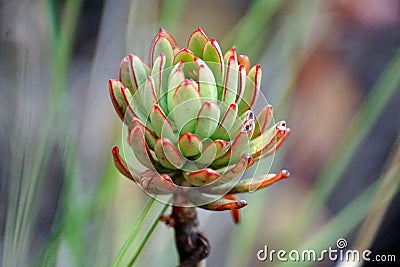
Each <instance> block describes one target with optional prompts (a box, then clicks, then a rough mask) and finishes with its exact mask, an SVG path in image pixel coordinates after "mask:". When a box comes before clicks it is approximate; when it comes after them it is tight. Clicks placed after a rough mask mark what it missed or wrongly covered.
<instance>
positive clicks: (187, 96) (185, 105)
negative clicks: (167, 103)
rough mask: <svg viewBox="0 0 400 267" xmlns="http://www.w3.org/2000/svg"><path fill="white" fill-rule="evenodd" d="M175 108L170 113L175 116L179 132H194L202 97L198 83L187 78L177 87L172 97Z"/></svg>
mask: <svg viewBox="0 0 400 267" xmlns="http://www.w3.org/2000/svg"><path fill="white" fill-rule="evenodd" d="M172 107H173V110H172V111H170V112H171V113H170V115H171V116H172V117H173V118H174V122H175V125H176V127H177V129H178V131H179V132H182V133H183V132H192V133H193V132H194V131H195V129H196V124H197V114H198V113H199V111H200V108H201V99H200V95H199V91H198V88H197V83H196V82H195V81H193V80H185V81H184V82H183V83H182V84H181V85H179V87H178V88H177V89H176V91H175V94H174V96H173V97H172Z"/></svg>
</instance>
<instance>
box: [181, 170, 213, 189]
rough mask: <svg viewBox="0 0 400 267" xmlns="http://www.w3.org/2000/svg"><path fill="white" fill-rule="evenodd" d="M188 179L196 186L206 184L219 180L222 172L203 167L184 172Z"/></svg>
mask: <svg viewBox="0 0 400 267" xmlns="http://www.w3.org/2000/svg"><path fill="white" fill-rule="evenodd" d="M183 176H184V177H185V179H186V181H188V182H189V183H191V184H192V185H195V186H204V185H208V184H211V183H212V182H214V181H215V180H217V179H218V178H219V176H220V174H219V173H218V172H216V171H214V170H213V169H202V170H198V171H194V172H190V173H184V174H183Z"/></svg>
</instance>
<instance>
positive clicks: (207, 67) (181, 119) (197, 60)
mask: <svg viewBox="0 0 400 267" xmlns="http://www.w3.org/2000/svg"><path fill="white" fill-rule="evenodd" d="M261 75H262V71H261V67H260V65H255V66H253V67H250V62H249V59H248V57H246V56H237V54H236V50H235V48H232V49H230V50H228V51H227V52H226V53H225V54H222V52H221V49H220V47H219V45H218V43H217V41H216V40H214V39H209V38H207V36H206V35H205V33H204V32H203V31H202V30H201V29H200V28H198V29H197V30H196V31H195V32H193V33H192V34H191V36H190V38H189V40H188V44H187V47H186V48H183V49H180V48H179V47H178V45H177V43H176V41H175V39H174V38H173V37H172V36H171V35H170V34H169V33H168V32H167V31H165V30H164V29H160V31H159V32H158V33H157V35H156V37H155V39H154V41H153V42H152V44H151V49H150V62H149V64H146V63H145V62H144V61H143V60H142V59H140V58H139V57H137V56H135V55H132V54H131V55H129V56H126V57H125V58H124V59H123V60H122V62H121V65H120V72H119V79H118V80H110V81H109V91H110V96H111V100H112V103H113V105H114V107H115V110H116V111H117V113H118V115H119V117H120V118H121V120H122V121H123V122H124V123H125V124H126V126H127V128H128V143H129V145H130V146H131V148H132V150H133V152H134V154H135V157H136V158H137V160H138V161H139V162H140V163H141V164H142V165H143V166H144V167H145V168H146V170H145V171H144V172H138V171H137V169H135V168H133V167H130V166H129V165H128V163H127V162H126V161H125V160H124V159H123V158H122V157H121V155H120V153H119V148H118V147H114V148H113V150H112V152H113V157H114V162H115V165H116V167H117V168H118V169H119V171H120V172H121V173H122V174H123V175H125V176H126V177H128V178H129V179H131V180H133V181H135V182H136V183H138V184H139V185H140V186H141V187H142V188H143V189H144V190H145V191H147V192H148V193H151V194H174V195H175V196H178V195H179V196H180V197H176V198H175V201H174V205H177V206H197V207H200V208H204V209H208V210H216V211H220V210H231V211H232V214H233V218H234V221H235V222H238V221H239V213H238V211H237V209H240V208H242V207H244V206H246V205H247V203H246V202H245V201H241V200H239V199H238V198H237V197H235V196H234V195H233V194H235V193H244V192H250V191H255V190H257V189H260V188H264V187H266V186H268V185H270V184H272V183H274V182H276V181H278V180H280V179H283V178H286V177H288V175H289V173H288V172H287V171H285V170H283V171H281V172H280V173H278V174H267V175H264V176H263V177H260V178H257V179H254V178H252V179H244V180H243V179H241V178H242V177H241V176H242V174H243V173H244V172H245V171H246V169H248V168H249V167H250V166H252V165H253V164H254V163H255V162H257V161H259V160H260V159H262V158H264V157H266V156H268V155H271V154H273V153H274V152H275V151H276V149H278V148H279V147H280V145H281V144H282V143H283V141H284V140H285V139H286V137H287V136H288V134H289V128H287V127H286V123H285V121H279V122H277V123H275V124H274V125H273V126H271V127H269V128H268V125H269V123H270V121H271V120H272V113H273V109H272V106H270V105H265V107H264V108H263V109H262V110H261V112H260V113H259V114H258V115H257V116H255V114H254V113H253V111H252V108H253V106H254V104H255V102H256V100H257V97H258V95H259V92H260V84H261ZM212 195H214V197H212Z"/></svg>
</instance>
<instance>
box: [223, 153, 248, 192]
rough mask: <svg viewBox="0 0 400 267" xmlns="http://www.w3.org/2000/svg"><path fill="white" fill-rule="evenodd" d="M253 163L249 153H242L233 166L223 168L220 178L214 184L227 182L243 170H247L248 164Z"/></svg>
mask: <svg viewBox="0 0 400 267" xmlns="http://www.w3.org/2000/svg"><path fill="white" fill-rule="evenodd" d="M253 164H254V160H253V158H252V157H251V155H250V154H243V156H242V157H241V158H240V159H239V161H238V162H237V163H236V165H235V166H233V167H231V168H228V169H227V170H223V171H222V172H220V173H221V176H220V178H219V179H218V181H217V182H216V184H215V185H222V184H226V183H229V182H230V181H232V180H233V179H235V178H236V177H238V176H239V175H242V174H243V173H244V171H245V170H247V169H248V168H249V167H250V166H252V165H253Z"/></svg>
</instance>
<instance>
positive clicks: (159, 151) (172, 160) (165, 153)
mask: <svg viewBox="0 0 400 267" xmlns="http://www.w3.org/2000/svg"><path fill="white" fill-rule="evenodd" d="M154 152H155V154H156V156H157V159H158V161H159V162H160V163H161V165H162V166H164V167H166V168H169V169H180V168H182V166H183V163H184V162H183V158H182V155H181V154H180V152H179V150H178V149H177V148H176V147H175V146H174V144H173V143H172V142H171V141H170V140H169V139H167V138H159V139H158V140H157V141H156V144H155V146H154Z"/></svg>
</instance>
